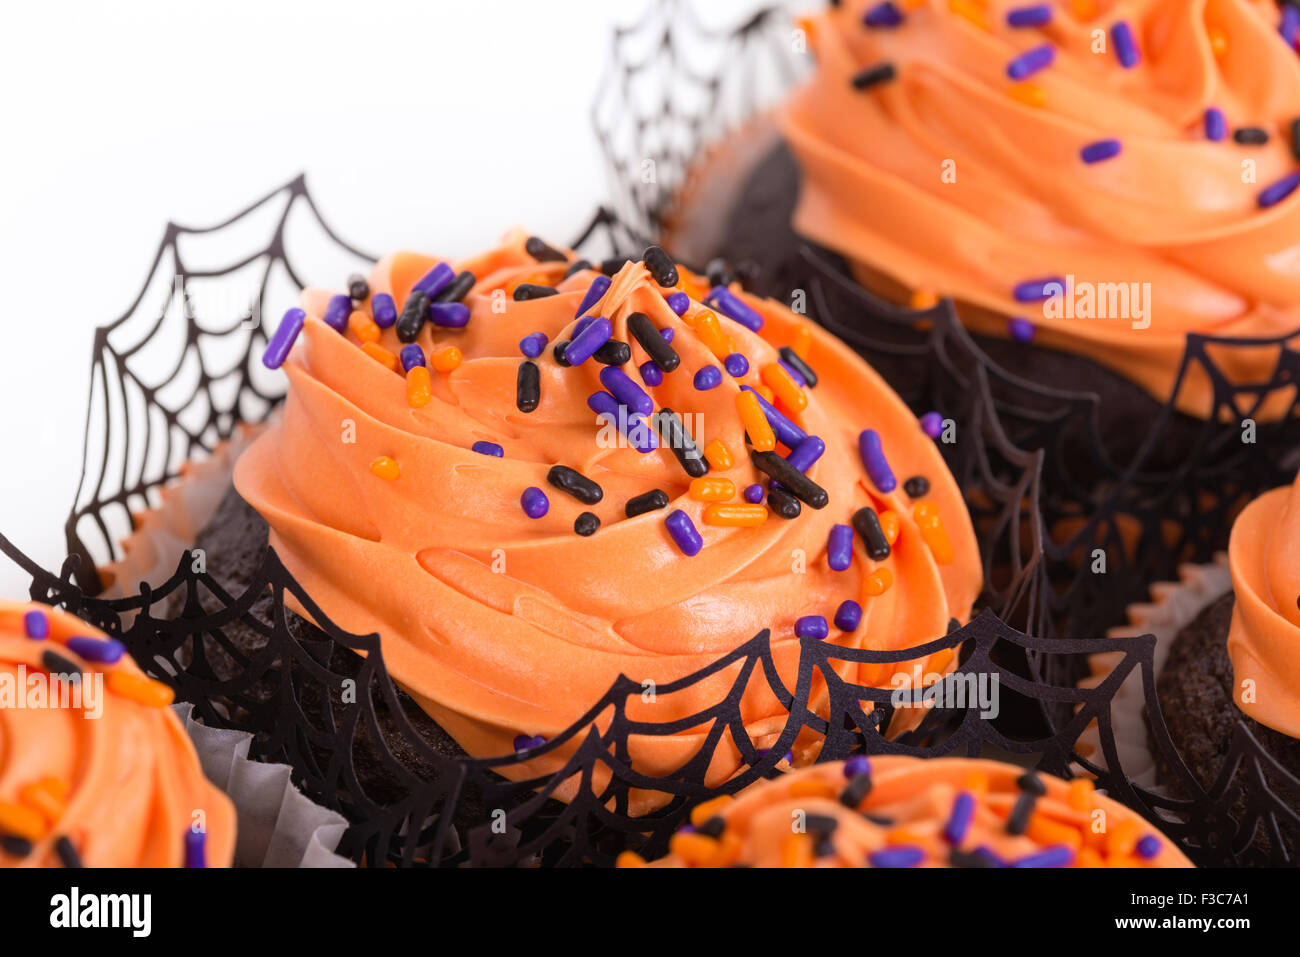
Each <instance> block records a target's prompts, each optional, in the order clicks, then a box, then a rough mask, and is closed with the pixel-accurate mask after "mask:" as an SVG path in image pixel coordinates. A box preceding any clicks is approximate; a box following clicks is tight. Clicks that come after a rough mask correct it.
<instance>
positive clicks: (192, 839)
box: [185, 827, 208, 868]
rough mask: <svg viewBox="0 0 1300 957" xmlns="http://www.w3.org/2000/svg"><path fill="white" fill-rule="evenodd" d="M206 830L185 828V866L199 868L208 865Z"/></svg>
mask: <svg viewBox="0 0 1300 957" xmlns="http://www.w3.org/2000/svg"><path fill="white" fill-rule="evenodd" d="M207 839H208V835H207V832H206V831H196V830H194V828H192V827H191V828H186V830H185V866H186V867H190V868H199V867H207V866H208V854H207Z"/></svg>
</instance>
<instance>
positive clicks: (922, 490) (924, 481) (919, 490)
mask: <svg viewBox="0 0 1300 957" xmlns="http://www.w3.org/2000/svg"><path fill="white" fill-rule="evenodd" d="M903 491H904V492H906V493H907V497H908V498H924V497H925V496H926V494H927V493H929V491H930V480H929V479H928V478H926V477H925V476H924V475H913V476H912V477H911V478H910V479H908V480H907V481H906V482H904V483H903Z"/></svg>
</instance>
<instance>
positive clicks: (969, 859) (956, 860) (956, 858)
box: [948, 847, 998, 867]
mask: <svg viewBox="0 0 1300 957" xmlns="http://www.w3.org/2000/svg"><path fill="white" fill-rule="evenodd" d="M948 863H949V864H951V865H952V866H953V867H997V866H998V865H997V863H996V862H994V861H993V859H992V858H991V857H990V856H989V855H988V854H981V853H980V852H979V851H978V850H975V851H963V850H962V849H961V848H959V847H954V848H953V849H952V850H950V851H949V852H948Z"/></svg>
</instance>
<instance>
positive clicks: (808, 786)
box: [790, 778, 840, 798]
mask: <svg viewBox="0 0 1300 957" xmlns="http://www.w3.org/2000/svg"><path fill="white" fill-rule="evenodd" d="M839 795H840V792H839V791H837V790H835V785H833V784H831V783H830V782H829V781H822V780H819V779H818V778H802V779H800V780H798V781H795V782H794V783H793V784H791V785H790V797H792V798H807V797H814V798H836V797H839Z"/></svg>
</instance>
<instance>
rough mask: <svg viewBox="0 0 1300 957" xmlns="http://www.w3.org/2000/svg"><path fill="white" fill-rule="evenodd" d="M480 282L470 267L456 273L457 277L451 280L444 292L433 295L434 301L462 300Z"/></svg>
mask: <svg viewBox="0 0 1300 957" xmlns="http://www.w3.org/2000/svg"><path fill="white" fill-rule="evenodd" d="M476 282H478V279H477V278H475V276H474V274H473V273H472V272H470V271H469V270H468V269H466V270H462V271H461V272H458V273H456V278H455V279H453V280H452V281H451V284H450V285H449V286H447V288H446V289H444V290H443V291H442V292H440V293H438V294H437V295H436V296H431V297H430V299H431V300H432V301H433V302H460V301H461V300H462V299H464V298H465V296H466V295H467V294H468V293H469V291H470V290H471V289H473V288H474V283H476Z"/></svg>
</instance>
